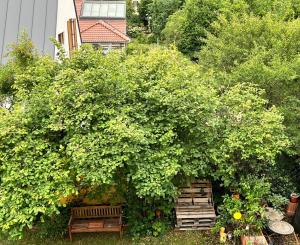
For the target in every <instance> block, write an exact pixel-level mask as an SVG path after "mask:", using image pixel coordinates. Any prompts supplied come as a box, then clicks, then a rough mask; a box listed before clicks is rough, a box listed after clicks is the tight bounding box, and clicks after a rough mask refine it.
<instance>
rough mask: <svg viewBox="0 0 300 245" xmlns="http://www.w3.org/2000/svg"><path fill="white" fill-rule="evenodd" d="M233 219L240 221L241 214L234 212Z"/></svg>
mask: <svg viewBox="0 0 300 245" xmlns="http://www.w3.org/2000/svg"><path fill="white" fill-rule="evenodd" d="M233 218H234V219H236V220H240V219H241V218H242V214H241V213H240V212H235V213H234V214H233Z"/></svg>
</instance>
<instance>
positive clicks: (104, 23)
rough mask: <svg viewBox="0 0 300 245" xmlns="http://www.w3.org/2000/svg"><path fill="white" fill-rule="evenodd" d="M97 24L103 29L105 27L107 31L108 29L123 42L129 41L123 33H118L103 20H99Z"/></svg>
mask: <svg viewBox="0 0 300 245" xmlns="http://www.w3.org/2000/svg"><path fill="white" fill-rule="evenodd" d="M98 23H99V24H102V25H103V26H104V27H106V28H107V29H110V30H111V31H113V32H114V33H115V34H117V35H118V36H119V37H121V38H123V39H124V40H127V41H129V40H130V38H129V37H128V36H127V35H125V34H124V33H122V32H121V31H119V30H118V29H117V28H115V27H113V26H112V25H111V24H109V23H107V22H106V21H104V20H100V21H99V22H98Z"/></svg>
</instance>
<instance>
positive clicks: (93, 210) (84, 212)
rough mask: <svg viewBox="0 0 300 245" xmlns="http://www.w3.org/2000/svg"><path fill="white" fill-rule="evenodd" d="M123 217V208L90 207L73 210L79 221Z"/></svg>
mask: <svg viewBox="0 0 300 245" xmlns="http://www.w3.org/2000/svg"><path fill="white" fill-rule="evenodd" d="M121 215H122V207H121V206H90V207H78V208H72V216H73V218H77V219H84V218H100V217H107V218H108V217H120V216H121Z"/></svg>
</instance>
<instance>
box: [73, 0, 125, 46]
mask: <svg viewBox="0 0 300 245" xmlns="http://www.w3.org/2000/svg"><path fill="white" fill-rule="evenodd" d="M76 11H77V15H78V20H79V27H80V33H81V38H82V43H90V44H92V45H94V46H95V47H101V48H103V50H104V51H108V50H111V49H117V48H123V47H125V46H126V45H127V43H128V42H129V41H130V38H129V37H128V36H127V35H126V31H127V25H126V1H125V0H76Z"/></svg>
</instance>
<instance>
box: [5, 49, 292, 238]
mask: <svg viewBox="0 0 300 245" xmlns="http://www.w3.org/2000/svg"><path fill="white" fill-rule="evenodd" d="M132 53H133V55H129V56H127V57H123V56H120V54H119V53H110V54H108V55H107V56H103V55H102V52H101V51H95V50H94V49H93V48H92V47H91V46H82V48H81V49H80V50H79V51H77V52H75V53H74V55H73V56H72V57H71V58H70V59H62V60H61V61H60V62H55V61H53V60H51V59H50V58H48V57H36V59H34V60H31V61H30V62H28V64H27V65H26V66H25V67H24V68H23V69H22V70H19V69H15V70H14V74H13V76H14V80H13V86H12V87H13V88H14V90H13V95H14V97H15V99H14V104H13V106H12V108H11V109H10V110H7V109H4V108H1V109H0V113H1V115H0V194H1V195H0V229H1V231H2V232H4V233H5V234H8V235H9V236H10V237H13V238H16V237H19V236H20V234H21V232H22V231H23V229H24V227H27V226H28V227H30V226H31V225H32V224H34V223H35V221H36V219H37V218H39V219H43V218H45V217H48V216H51V215H52V214H55V213H56V212H58V210H59V209H58V208H59V206H60V205H61V204H60V202H59V200H60V199H61V197H65V196H68V195H70V194H76V193H78V190H79V189H80V188H82V187H86V186H91V187H97V186H103V185H105V186H107V185H114V186H116V188H120V189H122V190H123V192H124V189H125V190H126V189H127V188H130V191H131V192H133V193H134V195H133V196H135V197H136V200H141V199H142V200H145V202H147V203H148V204H149V203H150V204H155V203H159V202H160V201H161V203H163V202H164V201H165V200H168V202H170V200H172V198H174V197H176V195H177V185H176V182H177V179H181V180H184V179H185V178H187V177H190V176H200V177H201V176H206V177H215V178H220V179H222V180H223V181H224V183H225V184H226V185H230V183H231V182H232V181H233V179H234V178H242V175H244V174H247V173H254V174H259V173H260V170H261V169H262V168H263V167H264V166H269V165H270V164H272V163H273V162H274V160H275V158H276V156H277V155H278V153H280V152H281V151H282V150H284V149H285V148H286V145H287V144H288V142H287V140H286V138H285V136H284V133H283V126H282V117H281V115H280V113H279V112H278V111H277V110H276V109H275V108H267V107H266V101H265V100H264V99H262V98H261V93H262V92H261V90H258V89H256V88H253V87H251V86H246V85H245V86H242V87H241V86H235V87H233V88H232V89H231V90H229V91H228V93H226V94H224V95H222V96H219V95H218V93H217V90H216V89H214V88H213V87H212V86H210V85H209V84H210V83H211V82H212V79H214V77H213V76H210V75H209V74H205V73H202V72H201V71H199V68H198V65H196V64H193V63H192V62H191V61H189V60H188V59H186V58H184V57H183V55H182V54H180V53H179V52H178V51H176V50H172V49H163V48H154V49H150V50H148V51H146V52H144V53H136V54H134V52H132ZM17 54H19V53H18V52H17ZM14 57H15V60H14V61H13V62H12V63H11V65H12V66H13V67H14V66H17V64H18V62H19V58H18V57H19V56H18V55H15V56H14ZM212 169H213V170H214V171H212ZM241 170H244V171H245V172H241ZM246 171H247V172H246ZM124 185H125V188H124ZM121 187H122V188H121ZM166 210H167V208H166ZM157 226H158V224H156V225H154V224H152V228H153V230H156V231H157V230H158V227H157ZM161 226H163V224H159V227H161ZM153 234H154V233H153ZM155 234H157V233H155Z"/></svg>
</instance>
